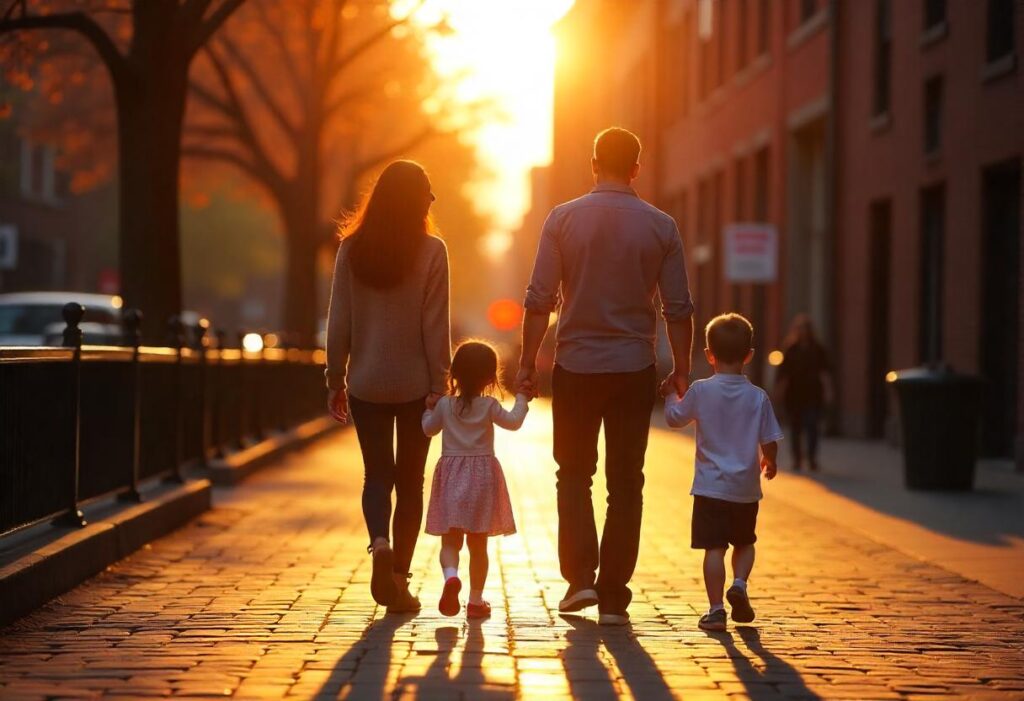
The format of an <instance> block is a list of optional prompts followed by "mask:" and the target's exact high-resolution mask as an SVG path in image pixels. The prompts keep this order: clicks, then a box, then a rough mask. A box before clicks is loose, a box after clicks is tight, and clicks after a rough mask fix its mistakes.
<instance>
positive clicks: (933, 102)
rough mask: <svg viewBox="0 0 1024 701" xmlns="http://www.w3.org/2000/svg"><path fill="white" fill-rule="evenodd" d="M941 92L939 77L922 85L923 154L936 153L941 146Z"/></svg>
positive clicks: (940, 77) (941, 84)
mask: <svg viewBox="0 0 1024 701" xmlns="http://www.w3.org/2000/svg"><path fill="white" fill-rule="evenodd" d="M942 92H943V80H942V76H941V75H937V76H934V77H932V78H929V79H928V81H927V82H926V83H925V84H924V152H925V154H934V153H937V152H938V150H939V148H940V147H941V146H942Z"/></svg>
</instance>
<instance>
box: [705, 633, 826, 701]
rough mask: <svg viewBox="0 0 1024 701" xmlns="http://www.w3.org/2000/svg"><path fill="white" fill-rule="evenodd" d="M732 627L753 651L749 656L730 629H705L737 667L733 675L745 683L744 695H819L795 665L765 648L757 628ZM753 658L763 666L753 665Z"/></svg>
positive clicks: (793, 697)
mask: <svg viewBox="0 0 1024 701" xmlns="http://www.w3.org/2000/svg"><path fill="white" fill-rule="evenodd" d="M735 630H736V634H737V635H739V637H740V638H741V639H742V640H743V643H744V646H745V647H746V648H747V650H749V651H750V652H751V653H753V657H748V656H747V655H746V654H744V652H743V651H742V650H740V649H739V647H738V646H737V645H736V640H735V638H733V634H732V633H729V632H725V633H708V634H707V635H708V637H709V638H712V639H714V640H716V641H718V642H719V643H721V644H722V647H724V648H725V652H726V654H727V655H728V656H729V659H730V660H731V661H732V664H733V667H735V669H736V678H737V679H738V680H739V681H740V682H742V683H743V686H744V687H746V690H747V696H749V697H750V698H751V699H754V701H757V700H758V699H778V698H779V694H780V693H781V694H782V695H783V696H785V697H786V698H787V699H820V698H821V697H820V696H818V694H816V693H815V692H813V691H811V690H810V689H808V688H807V684H806V683H805V682H804V679H803V677H802V676H801V675H800V672H798V671H797V670H796V668H794V667H793V666H792V665H791V664H789V663H788V662H785V661H784V660H782V659H781V658H780V657H778V656H777V655H775V654H773V653H772V652H770V651H769V650H767V649H766V648H765V646H764V645H763V644H762V643H761V634H760V633H759V632H758V630H757V628H754V627H752V626H738V627H737V628H736V629H735ZM755 660H760V662H761V663H762V664H763V665H764V668H763V669H758V668H757V667H755V666H754V661H755Z"/></svg>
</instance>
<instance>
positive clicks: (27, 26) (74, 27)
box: [0, 3, 127, 83]
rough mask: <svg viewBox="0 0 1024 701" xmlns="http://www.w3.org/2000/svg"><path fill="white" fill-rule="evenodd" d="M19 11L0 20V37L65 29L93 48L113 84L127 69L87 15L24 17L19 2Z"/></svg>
mask: <svg viewBox="0 0 1024 701" xmlns="http://www.w3.org/2000/svg"><path fill="white" fill-rule="evenodd" d="M16 6H18V3H16V4H15V5H12V6H11V7H10V8H9V10H8V13H7V15H12V14H13V10H14V8H15V7H16ZM21 9H22V14H21V16H20V17H13V16H5V19H4V20H3V21H0V35H3V34H9V33H11V32H17V31H23V30H31V29H67V30H70V31H73V32H78V33H79V34H80V35H82V36H83V37H85V38H86V39H87V40H88V41H89V43H90V44H92V46H93V48H95V49H96V53H98V54H99V56H100V59H102V61H103V63H104V64H105V65H106V66H107V69H108V70H109V71H110V75H111V77H112V78H113V80H114V82H115V83H116V82H118V81H120V80H121V79H122V78H123V77H124V73H125V71H126V70H127V64H126V60H125V57H124V56H123V55H122V54H121V52H120V50H119V49H118V48H117V45H116V44H115V43H114V40H113V39H111V38H110V35H108V34H107V33H106V32H105V31H104V30H103V27H101V26H100V25H99V24H98V23H97V22H96V20H94V19H93V18H91V17H89V15H87V14H85V13H84V12H64V13H60V14H53V15H27V14H25V6H24V4H23V3H22V4H21Z"/></svg>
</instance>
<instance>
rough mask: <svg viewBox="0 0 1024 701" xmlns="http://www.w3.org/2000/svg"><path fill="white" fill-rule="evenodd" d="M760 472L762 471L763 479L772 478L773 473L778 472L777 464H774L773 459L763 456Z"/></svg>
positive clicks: (773, 476)
mask: <svg viewBox="0 0 1024 701" xmlns="http://www.w3.org/2000/svg"><path fill="white" fill-rule="evenodd" d="M761 472H763V473H764V477H765V479H769V480H770V479H774V478H775V475H777V474H778V472H779V466H778V465H777V464H776V462H775V460H773V459H771V458H768V457H763V458H761Z"/></svg>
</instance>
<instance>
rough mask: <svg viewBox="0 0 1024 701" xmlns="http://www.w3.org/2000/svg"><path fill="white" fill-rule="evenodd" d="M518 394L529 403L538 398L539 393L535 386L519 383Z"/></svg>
mask: <svg viewBox="0 0 1024 701" xmlns="http://www.w3.org/2000/svg"><path fill="white" fill-rule="evenodd" d="M516 394H521V395H523V396H524V397H526V401H527V402H532V401H533V400H534V399H535V398H536V397H537V392H536V390H535V389H534V387H533V385H532V384H530V383H527V382H520V383H519V386H518V387H516Z"/></svg>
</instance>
